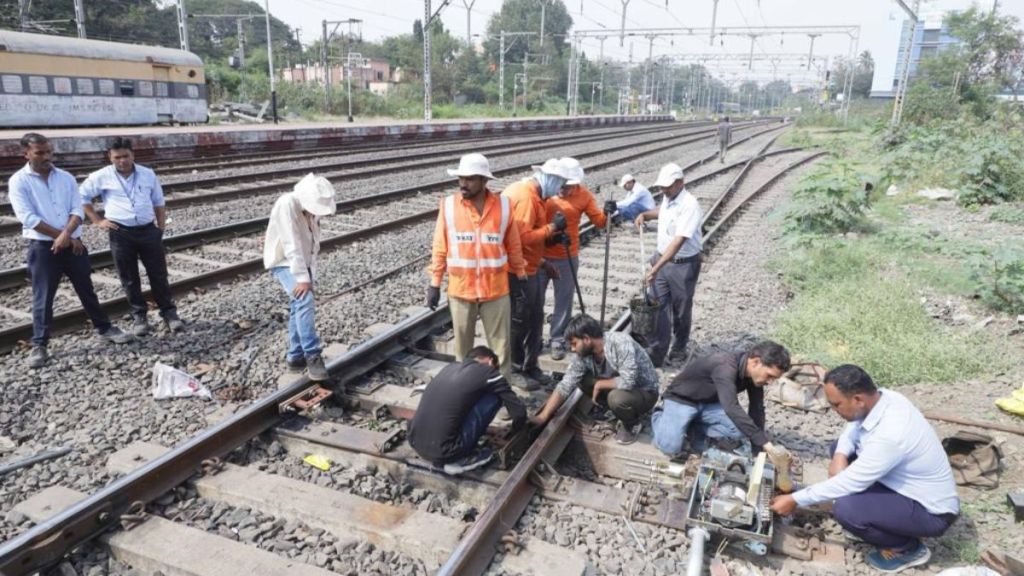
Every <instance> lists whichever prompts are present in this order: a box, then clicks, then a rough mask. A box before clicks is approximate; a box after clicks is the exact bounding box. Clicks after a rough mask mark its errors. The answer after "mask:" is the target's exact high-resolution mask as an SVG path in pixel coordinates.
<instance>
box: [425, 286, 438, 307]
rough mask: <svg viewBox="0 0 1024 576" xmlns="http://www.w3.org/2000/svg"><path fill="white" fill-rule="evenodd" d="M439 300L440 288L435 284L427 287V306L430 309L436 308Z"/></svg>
mask: <svg viewBox="0 0 1024 576" xmlns="http://www.w3.org/2000/svg"><path fill="white" fill-rule="evenodd" d="M440 302H441V288H439V287H437V286H428V287H427V308H430V309H431V310H437V305H438V304H440Z"/></svg>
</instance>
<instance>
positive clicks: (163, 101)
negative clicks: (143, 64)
mask: <svg viewBox="0 0 1024 576" xmlns="http://www.w3.org/2000/svg"><path fill="white" fill-rule="evenodd" d="M153 83H154V84H155V86H154V87H153V98H154V99H155V101H156V117H157V122H161V123H162V122H166V123H168V124H170V123H171V122H172V121H174V98H173V97H172V94H173V88H172V87H171V67H170V66H164V65H161V64H154V65H153Z"/></svg>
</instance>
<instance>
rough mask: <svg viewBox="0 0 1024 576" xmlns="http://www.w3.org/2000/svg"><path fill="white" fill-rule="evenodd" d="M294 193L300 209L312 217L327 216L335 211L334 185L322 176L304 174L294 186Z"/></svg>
mask: <svg viewBox="0 0 1024 576" xmlns="http://www.w3.org/2000/svg"><path fill="white" fill-rule="evenodd" d="M294 192H295V196H296V198H298V199H299V205H300V206H302V209H303V210H305V211H306V212H309V213H310V214H313V215H314V216H329V215H331V214H334V211H335V210H336V209H337V205H336V204H335V202H334V185H333V184H331V183H330V181H328V180H327V178H324V177H323V176H317V175H316V174H313V173H309V174H306V175H305V176H303V177H302V180H299V182H298V183H297V184H295V188H294Z"/></svg>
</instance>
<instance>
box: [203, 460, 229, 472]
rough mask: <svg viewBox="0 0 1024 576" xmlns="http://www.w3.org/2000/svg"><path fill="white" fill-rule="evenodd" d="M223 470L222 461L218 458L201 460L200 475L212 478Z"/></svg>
mask: <svg viewBox="0 0 1024 576" xmlns="http://www.w3.org/2000/svg"><path fill="white" fill-rule="evenodd" d="M223 469H224V461H223V460H221V459H220V458H207V459H206V460H203V464H202V474H203V475H204V476H212V475H214V474H216V473H218V472H220V471H221V470H223Z"/></svg>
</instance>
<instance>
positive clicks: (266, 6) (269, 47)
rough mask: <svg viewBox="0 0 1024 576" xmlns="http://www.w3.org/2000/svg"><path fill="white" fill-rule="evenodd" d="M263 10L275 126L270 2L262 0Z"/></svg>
mask: <svg viewBox="0 0 1024 576" xmlns="http://www.w3.org/2000/svg"><path fill="white" fill-rule="evenodd" d="M263 10H264V12H265V15H266V21H267V72H268V73H269V74H270V110H271V112H272V113H273V115H274V124H277V79H276V78H274V45H273V43H272V42H273V39H272V38H271V37H270V0H263Z"/></svg>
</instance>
